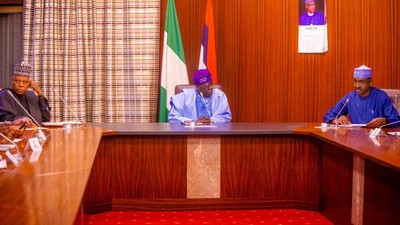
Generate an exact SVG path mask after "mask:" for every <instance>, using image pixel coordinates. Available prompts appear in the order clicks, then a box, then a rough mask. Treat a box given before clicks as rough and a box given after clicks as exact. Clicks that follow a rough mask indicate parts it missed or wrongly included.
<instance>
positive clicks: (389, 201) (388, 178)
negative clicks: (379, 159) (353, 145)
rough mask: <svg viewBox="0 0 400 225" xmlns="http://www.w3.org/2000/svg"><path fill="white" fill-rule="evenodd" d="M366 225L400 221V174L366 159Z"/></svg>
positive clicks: (364, 222)
mask: <svg viewBox="0 0 400 225" xmlns="http://www.w3.org/2000/svg"><path fill="white" fill-rule="evenodd" d="M364 182H365V189H364V218H363V224H364V225H373V224H387V225H395V224H399V221H400V213H399V212H400V189H399V187H400V174H399V173H398V172H395V171H393V170H390V169H388V168H386V167H383V166H381V165H379V164H376V163H373V162H371V161H368V160H366V162H365V179H364Z"/></svg>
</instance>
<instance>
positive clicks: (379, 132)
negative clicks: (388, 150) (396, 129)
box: [369, 120, 400, 137]
mask: <svg viewBox="0 0 400 225" xmlns="http://www.w3.org/2000/svg"><path fill="white" fill-rule="evenodd" d="M396 123H400V120H397V121H394V122H391V123H385V124H383V125H382V126H380V127H378V128H375V129H373V130H372V131H371V133H370V134H369V136H370V137H376V136H378V135H379V134H381V133H383V131H382V127H386V126H390V125H393V124H396ZM384 134H385V133H383V135H384Z"/></svg>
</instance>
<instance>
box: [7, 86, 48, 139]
mask: <svg viewBox="0 0 400 225" xmlns="http://www.w3.org/2000/svg"><path fill="white" fill-rule="evenodd" d="M7 92H8V94H9V95H10V96H11V97H12V98H13V99H14V101H15V102H16V103H17V104H18V105H19V106H20V107H21V109H22V110H24V112H25V113H26V114H27V115H28V116H29V117H30V118H31V119H32V121H33V122H34V123H35V124H36V126H37V127H38V131H39V137H40V138H42V139H43V140H46V135H45V134H44V133H43V127H42V126H41V125H40V123H39V122H38V121H37V120H36V119H35V118H33V116H32V115H31V114H30V113H29V112H28V111H27V110H26V109H25V108H24V106H22V104H21V103H20V102H19V101H18V99H16V98H15V97H14V95H13V94H12V93H11V91H10V90H7Z"/></svg>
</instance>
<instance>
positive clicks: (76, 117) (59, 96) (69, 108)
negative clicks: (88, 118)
mask: <svg viewBox="0 0 400 225" xmlns="http://www.w3.org/2000/svg"><path fill="white" fill-rule="evenodd" d="M51 89H52V90H53V91H54V93H56V94H57V96H58V98H59V99H60V100H61V101H62V102H63V103H64V105H65V106H66V107H67V108H68V110H69V111H70V112H71V113H72V114H73V115H74V116H75V119H76V121H78V122H79V123H83V122H82V120H80V119H79V118H78V115H77V114H76V113H75V112H74V111H73V110H72V109H71V107H69V105H68V104H67V102H65V101H64V99H63V98H62V97H61V95H60V94H59V93H58V92H57V91H56V89H54V88H53V87H51Z"/></svg>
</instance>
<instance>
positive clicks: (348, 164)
mask: <svg viewBox="0 0 400 225" xmlns="http://www.w3.org/2000/svg"><path fill="white" fill-rule="evenodd" d="M352 180H353V154H352V153H351V152H348V151H345V150H343V149H340V148H338V147H335V146H333V145H330V144H325V143H321V195H320V212H321V213H322V214H323V215H324V216H326V218H328V219H329V220H331V221H332V222H333V223H334V224H349V225H350V224H351V204H352Z"/></svg>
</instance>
